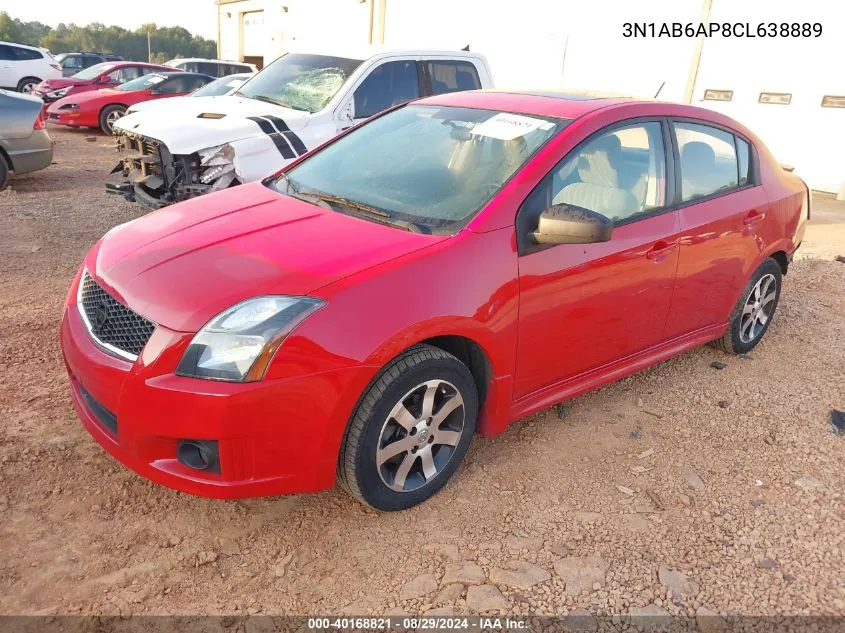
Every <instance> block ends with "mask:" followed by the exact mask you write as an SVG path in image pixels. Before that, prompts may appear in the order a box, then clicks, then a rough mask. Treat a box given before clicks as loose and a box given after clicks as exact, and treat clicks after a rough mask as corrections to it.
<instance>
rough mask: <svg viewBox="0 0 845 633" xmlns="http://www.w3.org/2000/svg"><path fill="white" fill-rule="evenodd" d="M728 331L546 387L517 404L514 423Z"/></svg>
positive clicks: (664, 346)
mask: <svg viewBox="0 0 845 633" xmlns="http://www.w3.org/2000/svg"><path fill="white" fill-rule="evenodd" d="M726 330H727V324H726V323H723V324H721V325H713V326H708V327H706V328H702V329H700V330H696V331H695V332H691V333H689V334H685V335H683V336H680V337H678V338H676V339H673V340H671V341H667V342H666V343H661V344H660V345H657V346H655V347H651V348H649V349H647V350H643V351H642V352H637V353H636V354H632V355H631V356H627V357H625V358H622V359H619V360H616V361H613V362H611V363H608V364H606V365H602V366H601V367H597V368H595V369H592V370H590V371H588V372H585V373H583V374H579V375H577V376H573V377H572V378H567V379H565V380H562V381H560V382H558V383H555V384H553V385H549V386H548V387H544V388H543V389H540V390H538V391H535V392H534V393H531V394H528V395H527V396H523V397H522V398H520V399H519V400H516V401H514V403H513V405H512V406H511V410H510V421H511V422H515V421H516V420H519V419H521V418H524V417H526V416H529V415H531V414H533V413H536V412H537V411H542V410H543V409H548V408H549V407H551V406H553V405H555V404H558V403H560V402H563V401H564V400H569V399H570V398H574V397H575V396H579V395H581V394H582V393H584V392H586V391H591V390H593V389H596V388H598V387H601V386H602V385H606V384H608V383H611V382H614V381H617V380H619V379H621V378H625V377H626V376H630V375H631V374H634V373H636V372H638V371H641V370H643V369H646V368H648V367H651V366H652V365H655V364H657V363H659V362H662V361H664V360H667V359H669V358H672V357H673V356H677V355H678V354H681V353H682V352H685V351H687V350H689V349H692V348H693V347H698V346H699V345H703V344H705V343H709V342H710V341H713V340H715V339H717V338H719V337H720V336H722V335H723V334H724V333H725V331H726ZM503 430H504V429H503Z"/></svg>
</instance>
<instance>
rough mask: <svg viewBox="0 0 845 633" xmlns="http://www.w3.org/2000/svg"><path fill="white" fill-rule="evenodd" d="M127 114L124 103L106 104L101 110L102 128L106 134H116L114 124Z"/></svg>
mask: <svg viewBox="0 0 845 633" xmlns="http://www.w3.org/2000/svg"><path fill="white" fill-rule="evenodd" d="M124 114H126V107H124V106H122V105H110V106H106V107H105V108H103V109H102V110H101V111H100V129H101V130H102V131H103V133H104V134H109V135H112V134H114V124H115V123H117V120H118V119H119V118H120V117H122V116H123V115H124Z"/></svg>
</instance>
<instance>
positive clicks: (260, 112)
mask: <svg viewBox="0 0 845 633" xmlns="http://www.w3.org/2000/svg"><path fill="white" fill-rule="evenodd" d="M179 101H180V102H179V103H178V104H174V105H173V106H172V109H171V107H170V106H169V107H168V110H167V117H162V116H160V113H161V111H160V110H159V109H158V108H149V109H147V108H144V109H142V110H140V111H138V112H135V113H132V114H129V115H127V116H125V117H123V118H121V119H120V120H119V121H118V122H117V123H116V124H115V129H116V130H117V131H118V133H120V132H133V133H135V134H140V135H142V136H147V137H150V138H154V139H156V140H157V141H160V142H162V143H164V144H165V145H167V148H168V149H169V150H170V152H171V153H172V154H192V153H193V152H196V151H198V150H201V149H205V148H207V147H215V146H217V145H222V144H224V143H232V142H234V141H239V140H241V139H245V138H250V137H252V136H260V135H262V134H264V132H263V131H262V130H261V128H260V127H259V125H258V123H256V122H255V121H253V120H251V119H250V118H249V117H261V116H267V115H270V116H275V117H278V118H280V119H282V120H283V121H284V122H285V123H286V124H287V126H288V127H289V128H290V129H291V130H293V131H294V132H298V131H300V130H302V129H303V128H304V127H305V126H306V125H307V124H308V121H309V119H310V117H311V115H310V114H309V113H308V112H302V111H301V110H291V109H290V108H283V107H281V106H277V105H273V104H272V103H265V102H263V101H256V100H255V99H247V98H245V97H234V96H229V95H223V96H219V97H191V98H188V99H180V100H179ZM209 114H211V115H214V117H215V118H210V117H208V116H203V115H209Z"/></svg>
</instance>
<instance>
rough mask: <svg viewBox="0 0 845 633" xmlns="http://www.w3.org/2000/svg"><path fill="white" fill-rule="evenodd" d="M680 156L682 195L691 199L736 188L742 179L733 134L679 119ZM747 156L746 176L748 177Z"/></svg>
mask: <svg viewBox="0 0 845 633" xmlns="http://www.w3.org/2000/svg"><path fill="white" fill-rule="evenodd" d="M674 126H675V136H676V137H677V139H678V150H679V151H680V157H681V198H682V200H683V201H684V202H689V201H690V200H694V199H696V198H704V197H707V196H711V195H714V194H717V193H721V192H727V191H730V190H731V189H735V188H736V187H737V186H738V185H737V182H738V180H739V178H738V174H739V164H738V161H737V155H736V154H737V153H736V145H735V143H734V135H733V134H731V133H730V132H726V131H724V130H720V129H718V128H714V127H710V126H709V125H702V124H698V123H686V122H676V123H675V124H674ZM747 162H748V161H747V158H746V180H747V178H748V168H747Z"/></svg>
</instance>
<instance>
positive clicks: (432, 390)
mask: <svg viewBox="0 0 845 633" xmlns="http://www.w3.org/2000/svg"><path fill="white" fill-rule="evenodd" d="M477 416H478V394H477V391H476V387H475V382H474V381H473V378H472V374H470V372H469V370H468V369H467V368H466V366H465V365H464V364H463V363H461V362H460V361H459V360H458V359H457V358H455V357H454V356H452V355H451V354H448V353H446V352H444V351H443V350H441V349H438V348H436V347H431V346H428V345H418V346H416V347H412V348H411V349H409V350H407V351H406V352H405V353H403V354H401V355H400V356H399V357H397V358H396V359H394V360H393V361H392V362H391V363H390V364H389V365H387V366H386V367H385V368H384V369H383V370H382V372H381V374H379V376H378V378H377V379H376V381H375V382H374V383H373V384H372V385H371V386H370V388H369V389H368V391H367V392H366V394H365V395H364V397H363V398H362V399H361V402H360V403H359V405H358V408H357V409H356V411H355V413H354V414H353V416H352V421H351V422H350V425H349V428H348V429H347V432H346V437H345V438H344V443H343V446H342V447H341V453H340V459H339V462H338V480H339V482H340V484H341V486H342V487H343V488H344V489H346V490H347V491H348V492H349V493H350V494H352V496H354V497H356V498H357V499H358V500H359V501H362V502H363V503H365V504H367V505H369V506H370V507H372V508H375V509H377V510H404V509H406V508H410V507H411V506H415V505H417V504H418V503H422V502H423V501H425V500H426V499H428V498H430V497H431V496H433V495H434V494H435V493H436V492H437V491H438V490H440V489H441V488H442V487H443V486H444V485H445V484H446V482H447V481H448V480H449V478H450V477H451V476H452V474H453V473H454V472H455V470H456V469H457V468H458V466H459V464H460V462H461V460H462V459H463V457H464V455H465V454H466V452H467V449H468V448H469V444H470V442H471V441H472V436H473V434H474V433H475V423H476V417H477Z"/></svg>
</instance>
